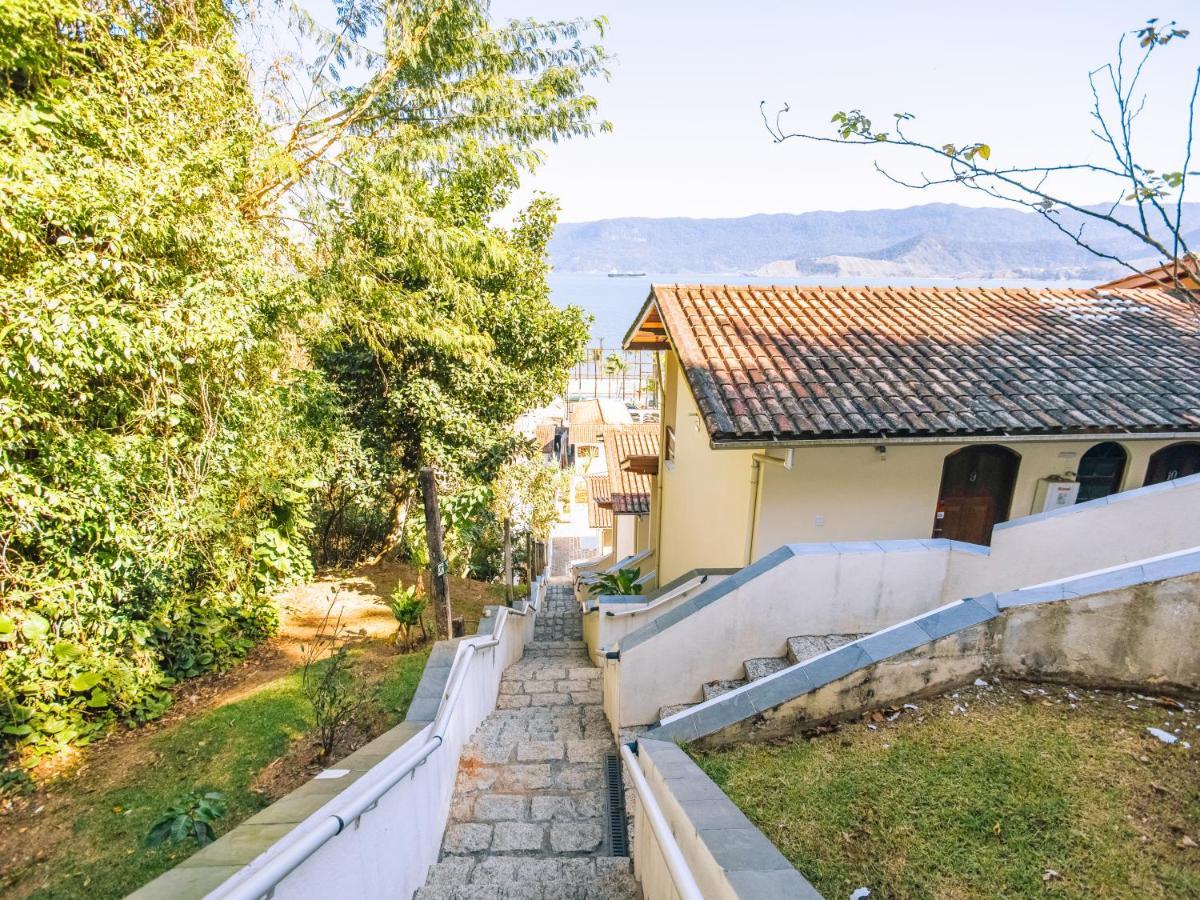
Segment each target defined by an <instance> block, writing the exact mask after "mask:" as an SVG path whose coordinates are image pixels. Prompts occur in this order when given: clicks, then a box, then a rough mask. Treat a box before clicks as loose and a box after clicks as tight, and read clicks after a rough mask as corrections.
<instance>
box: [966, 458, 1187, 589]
mask: <svg viewBox="0 0 1200 900" xmlns="http://www.w3.org/2000/svg"><path fill="white" fill-rule="evenodd" d="M1197 534H1200V475H1189V476H1188V477H1186V478H1177V479H1176V480H1174V481H1165V482H1163V483H1162V484H1154V485H1150V486H1149V487H1142V488H1136V489H1135V490H1132V491H1123V492H1121V493H1119V494H1111V495H1109V496H1108V497H1102V498H1100V499H1099V500H1090V501H1088V502H1087V503H1077V504H1075V505H1074V506H1067V507H1064V508H1062V509H1056V510H1052V511H1051V512H1044V513H1038V514H1037V515H1032V516H1024V517H1022V518H1020V519H1012V520H1011V521H1008V522H1002V523H1000V524H999V525H997V526H996V527H995V528H994V529H993V530H992V546H991V548H990V549H989V550H988V551H987V552H986V554H985V555H983V556H976V557H968V556H959V557H956V559H955V560H954V563H953V564H952V565H951V567H950V571H949V573H948V575H947V578H946V585H945V589H944V590H943V592H942V599H943V600H957V599H958V598H959V597H969V596H972V595H974V594H981V593H984V592H986V591H1007V590H1011V589H1013V588H1019V587H1025V586H1026V585H1031V584H1038V583H1040V582H1043V581H1049V580H1050V579H1054V578H1068V577H1071V576H1073V575H1077V574H1079V573H1081V572H1089V571H1092V570H1095V569H1100V568H1103V567H1106V566H1115V565H1120V564H1122V563H1127V562H1133V561H1135V560H1139V559H1145V558H1147V557H1151V556H1157V555H1159V554H1163V553H1174V552H1177V551H1180V550H1186V549H1188V548H1189V547H1191V546H1193V545H1194V544H1195V543H1196V535H1197Z"/></svg>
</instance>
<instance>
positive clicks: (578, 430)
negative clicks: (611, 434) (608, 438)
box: [567, 397, 633, 444]
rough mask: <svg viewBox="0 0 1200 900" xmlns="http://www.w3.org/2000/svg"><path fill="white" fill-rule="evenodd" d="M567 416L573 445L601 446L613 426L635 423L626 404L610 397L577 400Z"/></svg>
mask: <svg viewBox="0 0 1200 900" xmlns="http://www.w3.org/2000/svg"><path fill="white" fill-rule="evenodd" d="M567 415H568V422H569V426H568V427H569V429H570V431H569V439H570V441H571V443H572V444H599V443H600V441H601V440H602V439H603V436H604V432H605V431H606V430H608V429H609V428H611V427H612V426H614V425H630V424H632V423H633V418H632V417H631V416H630V414H629V410H628V409H626V408H625V404H624V403H622V402H621V401H620V400H615V399H613V398H610V397H600V398H598V399H593V400H577V401H576V402H574V403H572V404H571V407H570V410H569V411H568V414H567Z"/></svg>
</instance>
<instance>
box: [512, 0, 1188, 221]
mask: <svg viewBox="0 0 1200 900" xmlns="http://www.w3.org/2000/svg"><path fill="white" fill-rule="evenodd" d="M492 9H493V13H494V14H495V15H496V16H497V17H500V18H510V17H519V18H526V17H533V18H538V19H551V18H558V19H563V18H571V17H574V16H588V17H591V16H595V15H605V16H607V17H608V20H609V28H608V32H607V34H606V36H605V37H604V39H603V43H604V45H605V46H606V48H607V49H608V51H609V52H610V53H611V54H613V55H614V56H615V59H614V60H613V61H612V64H611V66H610V69H611V79H610V80H609V81H608V82H597V83H595V84H593V86H592V87H593V93H594V94H595V95H596V96H597V97H598V99H599V100H600V114H601V116H602V117H603V118H605V119H607V120H608V121H610V122H612V125H613V132H612V133H611V134H606V135H600V136H597V137H594V138H590V139H587V140H574V141H568V142H566V143H564V144H557V145H553V146H549V147H547V148H546V154H547V161H546V163H545V165H544V166H543V167H542V168H541V169H540V170H538V171H537V172H536V173H535V174H534V175H533V176H531V177H527V179H526V183H525V184H524V185H523V187H522V189H521V191H520V192H519V194H518V196H517V197H516V198H515V199H514V204H516V205H520V204H523V203H524V202H525V201H527V200H528V198H529V197H530V196H531V195H532V193H533V192H534V191H544V192H547V193H550V194H553V195H555V196H557V197H558V198H559V201H560V203H561V207H562V213H561V217H560V218H561V220H562V221H567V222H578V221H587V220H593V219H602V218H612V217H619V216H655V217H660V216H689V217H725V216H743V215H750V214H754V213H763V212H766V213H773V212H792V213H795V212H806V211H810V210H847V209H878V208H898V207H904V206H912V205H914V204H917V203H925V202H934V201H942V202H961V203H965V204H967V205H976V206H978V205H982V204H983V202H984V198H981V197H980V196H978V195H977V194H974V193H964V192H963V191H962V190H961V189H955V188H949V189H946V190H944V191H941V192H939V193H934V192H931V191H922V192H915V191H912V190H909V189H905V188H902V187H899V186H896V185H892V184H890V183H888V182H887V181H886V180H885V179H884V178H883V177H882V176H880V175H879V174H877V173H876V172H875V171H874V169H873V167H872V162H873V161H874V160H876V159H878V160H879V161H880V162H884V163H888V161H889V160H891V162H890V163H888V164H889V166H890V167H891V168H892V169H894V170H896V171H898V172H901V173H908V174H914V173H915V171H916V170H915V169H914V167H913V164H912V163H909V162H906V161H905V159H904V157H903V156H901V155H897V154H899V153H903V151H899V150H894V151H893V154H892V155H888V154H887V153H886V152H884V151H886V150H887V149H892V148H879V149H877V148H875V147H869V148H860V147H840V146H830V145H818V144H812V143H808V142H801V141H794V140H793V141H787V142H784V143H782V144H774V143H773V142H772V140H771V137H770V135H769V134H768V133H767V131H766V130H765V128H764V126H763V124H762V120H761V118H760V115H759V101H761V100H766V101H767V106H768V107H769V108H770V109H772V110H774V109H776V108H778V107H780V106H782V105H783V104H784V103H787V104H789V105H790V107H791V109H792V112H791V114H790V116H789V118H788V119H787V120H786V121H787V122H789V123H790V124H791V125H792V126H794V127H795V128H796V129H798V130H799V129H807V130H810V131H813V132H815V133H828V134H832V126H831V125H830V124H829V119H830V116H831V115H832V113H833V112H834V111H836V110H839V109H850V108H860V109H862V110H863V111H864V112H866V113H868V114H869V115H871V116H872V118H873V119H874V120H875V121H876V122H877V123H879V122H883V123H887V124H889V125H890V123H891V121H892V114H893V113H895V112H900V111H905V112H911V113H914V114H916V115H917V119H916V120H915V121H914V122H913V123H911V124H910V125H909V129H910V131H911V133H912V134H913V135H914V136H919V137H923V138H928V139H929V140H930V142H936V143H937V144H939V145H940V144H942V143H945V142H947V141H953V142H956V143H958V144H963V143H967V142H974V141H984V142H987V143H988V144H989V145H990V146H991V147H992V151H993V156H992V162H993V163H1009V162H1013V163H1022V164H1027V163H1032V162H1038V163H1044V162H1048V161H1065V160H1068V159H1069V160H1072V161H1074V160H1081V159H1090V158H1099V154H1100V152H1101V151H1100V148H1099V144H1098V143H1097V142H1096V141H1095V139H1094V138H1092V137H1091V136H1090V135H1089V133H1088V132H1089V129H1090V127H1091V120H1090V118H1089V110H1090V105H1091V94H1090V89H1089V87H1088V82H1087V73H1088V71H1089V70H1091V69H1094V68H1096V67H1098V66H1100V65H1102V64H1104V63H1105V62H1108V61H1109V60H1111V59H1113V58H1114V57H1115V49H1116V42H1117V39H1118V38H1119V37H1120V35H1121V34H1122V33H1124V32H1129V31H1131V30H1133V29H1134V28H1136V27H1138V26H1139V25H1140V24H1141V23H1143V22H1144V21H1145V20H1146V19H1148V18H1151V17H1153V16H1157V17H1159V18H1160V19H1162V20H1169V19H1172V18H1174V19H1177V20H1179V23H1180V26H1181V27H1191V28H1192V29H1194V30H1195V31H1196V33H1195V34H1194V35H1193V36H1192V37H1191V38H1189V39H1187V40H1185V41H1176V42H1174V43H1172V44H1171V45H1169V46H1167V47H1165V48H1162V51H1163V52H1161V53H1160V54H1159V55H1158V56H1157V57H1156V59H1155V63H1154V68H1153V69H1152V70H1150V71H1149V76H1148V79H1147V80H1146V85H1147V88H1148V90H1149V93H1150V102H1149V104H1148V106H1147V109H1146V112H1145V113H1144V114H1143V116H1142V118H1141V120H1140V122H1139V129H1140V131H1139V133H1138V140H1139V143H1138V148H1139V154H1140V155H1141V156H1142V157H1143V158H1145V159H1148V160H1150V159H1152V160H1153V165H1154V166H1155V167H1158V168H1160V169H1162V170H1165V171H1170V170H1173V169H1178V168H1179V166H1180V162H1181V159H1182V148H1183V146H1184V139H1185V136H1186V125H1187V120H1186V116H1185V110H1186V104H1187V95H1188V94H1189V93H1190V89H1191V79H1192V78H1193V77H1194V73H1195V69H1196V67H1197V65H1200V3H1196V2H1195V0H1192V2H1190V3H1187V2H1172V0H1161V2H1143V0H1123V2H1121V0H1040V2H1028V0H1001V2H999V3H976V4H971V3H968V4H957V5H948V4H946V3H945V2H931V0H890V2H888V0H858V2H854V0H842V2H830V0H821V2H817V0H792V2H782V0H777V2H768V0H741V2H734V3H731V2H728V0H722V2H716V0H493V5H492ZM1131 46H1132V45H1131ZM1197 138H1198V143H1200V135H1197ZM1072 190H1074V191H1075V192H1076V193H1075V196H1081V197H1082V198H1083V199H1088V200H1092V199H1095V200H1101V199H1104V198H1105V197H1107V196H1108V193H1109V192H1108V191H1107V189H1103V190H1102V189H1101V187H1100V186H1099V185H1097V184H1089V183H1082V184H1077V185H1074V186H1073V187H1072Z"/></svg>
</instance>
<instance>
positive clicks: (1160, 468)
mask: <svg viewBox="0 0 1200 900" xmlns="http://www.w3.org/2000/svg"><path fill="white" fill-rule="evenodd" d="M1197 472H1200V444H1193V443H1186V444H1172V445H1171V446H1170V447H1163V448H1162V449H1161V450H1159V451H1158V452H1157V453H1155V454H1154V455H1153V456H1151V457H1150V463H1149V465H1147V466H1146V481H1145V483H1146V484H1161V483H1162V482H1164V481H1172V480H1174V479H1176V478H1183V477H1184V476H1185V475H1195V474H1196V473H1197Z"/></svg>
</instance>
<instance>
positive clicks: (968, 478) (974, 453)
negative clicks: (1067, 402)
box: [933, 444, 1021, 544]
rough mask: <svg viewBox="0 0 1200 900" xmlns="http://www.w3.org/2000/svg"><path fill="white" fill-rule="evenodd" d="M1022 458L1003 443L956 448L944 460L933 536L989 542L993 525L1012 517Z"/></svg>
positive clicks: (975, 542) (977, 542)
mask: <svg viewBox="0 0 1200 900" xmlns="http://www.w3.org/2000/svg"><path fill="white" fill-rule="evenodd" d="M1020 464H1021V457H1020V456H1018V455H1017V454H1016V453H1014V452H1013V451H1012V450H1009V449H1008V448H1007V447H1001V446H1000V445H999V444H979V445H975V446H971V447H964V448H963V449H961V450H956V451H955V452H954V453H951V454H950V455H949V456H947V457H946V461H945V462H944V463H942V486H941V490H940V491H939V492H938V505H937V511H936V513H935V514H934V522H933V536H934V537H935V538H937V537H941V538H949V539H950V540H954V541H967V542H969V543H972V544H988V543H991V540H992V526H993V525H995V524H996V523H997V522H1003V521H1005V520H1006V519H1007V518H1008V514H1009V511H1010V509H1011V507H1012V495H1013V488H1014V487H1016V483H1017V469H1018V467H1019V466H1020Z"/></svg>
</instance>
